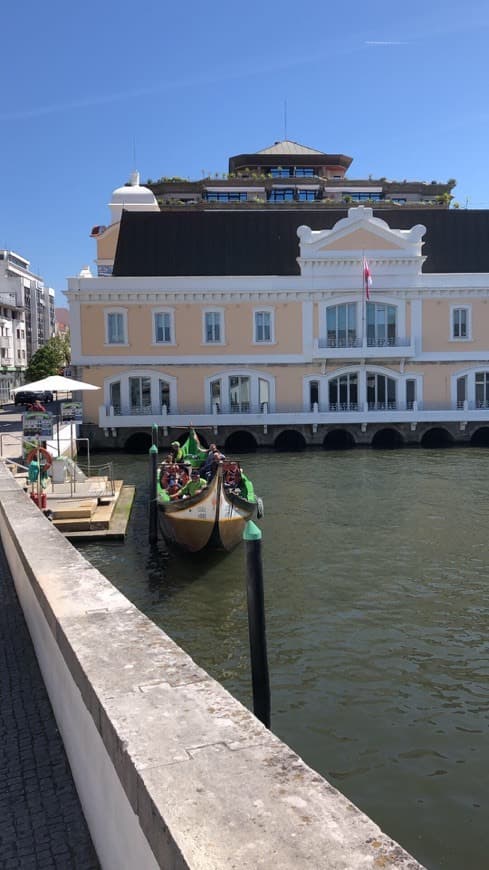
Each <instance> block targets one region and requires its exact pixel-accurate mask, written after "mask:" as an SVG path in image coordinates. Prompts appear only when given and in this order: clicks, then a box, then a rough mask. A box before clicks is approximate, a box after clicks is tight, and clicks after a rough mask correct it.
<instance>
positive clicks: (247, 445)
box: [224, 431, 256, 453]
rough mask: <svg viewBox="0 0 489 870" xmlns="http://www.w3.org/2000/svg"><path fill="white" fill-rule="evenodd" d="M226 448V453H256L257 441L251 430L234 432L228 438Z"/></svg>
mask: <svg viewBox="0 0 489 870" xmlns="http://www.w3.org/2000/svg"><path fill="white" fill-rule="evenodd" d="M224 450H225V452H226V453H254V452H255V451H256V441H255V439H254V437H253V435H252V434H251V432H244V431H239V432H233V433H232V435H229V437H228V438H226V443H225V445H224Z"/></svg>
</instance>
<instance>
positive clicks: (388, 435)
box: [370, 426, 404, 450]
mask: <svg viewBox="0 0 489 870" xmlns="http://www.w3.org/2000/svg"><path fill="white" fill-rule="evenodd" d="M370 446H371V447H373V448H374V449H376V450H397V449H398V448H399V447H404V438H403V437H402V435H401V433H400V432H399V431H398V430H397V429H393V428H391V427H390V426H389V427H386V428H385V429H379V430H378V431H377V432H376V433H375V435H374V436H373V438H372V441H371V442H370Z"/></svg>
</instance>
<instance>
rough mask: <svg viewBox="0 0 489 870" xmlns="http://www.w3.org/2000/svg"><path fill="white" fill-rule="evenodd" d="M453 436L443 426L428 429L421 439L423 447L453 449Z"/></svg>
mask: <svg viewBox="0 0 489 870" xmlns="http://www.w3.org/2000/svg"><path fill="white" fill-rule="evenodd" d="M453 443H454V442H453V436H452V435H451V434H450V432H448V431H447V430H446V429H444V428H443V427H442V426H433V427H432V428H431V429H427V430H426V432H425V433H424V434H423V437H422V438H421V441H420V444H421V447H427V448H430V449H431V448H436V447H452V446H453Z"/></svg>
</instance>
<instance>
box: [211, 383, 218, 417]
mask: <svg viewBox="0 0 489 870" xmlns="http://www.w3.org/2000/svg"><path fill="white" fill-rule="evenodd" d="M210 393H211V411H212V412H214V411H216V412H217V413H218V414H219V412H220V410H221V381H211V383H210Z"/></svg>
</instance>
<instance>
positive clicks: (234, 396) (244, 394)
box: [229, 375, 250, 414]
mask: <svg viewBox="0 0 489 870" xmlns="http://www.w3.org/2000/svg"><path fill="white" fill-rule="evenodd" d="M229 407H230V409H231V413H232V414H237V413H245V414H247V413H248V412H249V410H250V379H249V378H248V377H241V376H240V375H232V376H231V377H230V378H229Z"/></svg>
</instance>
